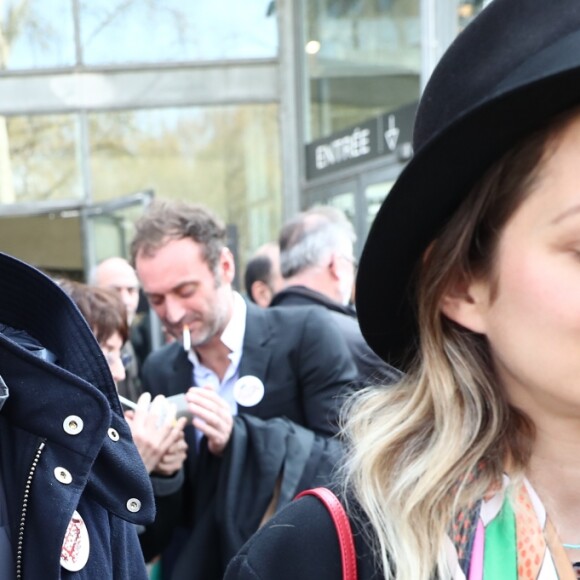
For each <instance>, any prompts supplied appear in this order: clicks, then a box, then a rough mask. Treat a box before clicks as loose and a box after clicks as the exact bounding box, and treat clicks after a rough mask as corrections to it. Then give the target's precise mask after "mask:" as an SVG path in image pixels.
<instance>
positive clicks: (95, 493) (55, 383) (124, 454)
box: [0, 254, 154, 580]
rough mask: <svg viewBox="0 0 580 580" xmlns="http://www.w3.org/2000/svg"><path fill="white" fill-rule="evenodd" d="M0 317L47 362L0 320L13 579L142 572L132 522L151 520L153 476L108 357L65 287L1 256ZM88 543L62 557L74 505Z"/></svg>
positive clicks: (2, 450)
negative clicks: (85, 551)
mask: <svg viewBox="0 0 580 580" xmlns="http://www.w3.org/2000/svg"><path fill="white" fill-rule="evenodd" d="M0 323H1V324H2V325H8V326H10V327H13V328H15V329H19V330H23V331H25V332H26V333H27V334H28V335H29V336H30V337H32V339H33V341H37V342H38V343H40V344H41V345H42V346H43V347H45V348H46V349H48V351H50V352H51V353H52V354H53V355H54V356H55V357H56V360H55V361H54V362H50V361H49V360H43V359H41V358H39V357H38V356H36V355H37V354H38V353H35V352H33V348H30V345H28V347H27V346H26V345H25V346H22V342H19V341H18V340H15V339H14V336H13V335H11V334H10V333H7V332H6V329H5V328H3V329H1V330H0V376H1V377H2V380H3V381H4V383H5V385H6V386H7V390H8V395H9V396H8V399H7V401H6V403H5V404H4V406H3V407H2V409H1V410H0V478H1V480H2V487H3V490H4V494H5V498H6V503H5V507H6V512H5V516H6V518H5V520H6V521H4V522H3V523H4V530H3V531H4V532H7V533H8V536H9V539H10V545H11V548H12V559H13V567H14V577H16V578H18V579H25V580H37V579H38V578H46V579H53V578H75V579H85V578H86V579H91V580H94V579H95V578H106V579H107V580H108V579H131V580H133V579H145V578H147V574H146V569H145V565H144V562H143V557H142V555H141V550H140V547H139V542H138V539H137V531H136V525H135V524H142V525H144V524H147V523H150V522H151V521H152V520H153V518H154V500H153V493H152V490H151V485H150V482H149V478H148V477H147V473H146V470H145V467H144V466H143V463H142V461H141V459H140V457H139V455H138V453H137V449H136V448H135V446H134V445H133V442H132V439H131V433H130V430H129V427H128V425H127V423H126V421H125V420H124V418H123V414H122V410H121V406H120V404H119V400H118V398H117V394H116V389H115V385H114V383H113V380H112V377H111V374H110V371H109V368H108V365H107V363H106V361H105V359H104V356H103V354H102V352H101V349H100V348H99V345H98V344H97V342H96V341H95V338H94V336H93V333H92V332H91V330H90V328H89V327H88V326H87V324H86V322H85V321H84V319H83V318H82V316H81V315H80V313H79V312H78V310H77V308H76V307H75V306H74V305H73V304H72V302H71V301H70V300H69V299H68V297H67V296H66V295H65V294H64V293H63V292H62V291H61V290H60V288H58V287H57V286H56V285H55V284H54V283H53V282H52V281H50V280H49V279H48V278H47V277H46V276H44V275H43V274H41V273H40V272H38V271H36V270H34V269H33V268H31V267H30V266H27V265H26V264H23V263H22V262H19V261H17V260H15V259H14V258H10V257H8V256H5V255H2V254H0ZM75 510H76V511H77V512H78V513H79V514H80V515H81V517H82V518H83V520H84V522H85V524H86V528H87V531H88V536H89V543H90V552H89V558H88V561H87V562H86V564H85V565H84V567H83V568H82V569H81V570H79V571H76V572H70V571H68V570H65V569H64V568H62V567H61V562H60V558H61V549H62V546H63V539H64V537H65V533H66V530H67V527H68V525H69V522H70V520H71V518H72V516H73V513H74V511H75Z"/></svg>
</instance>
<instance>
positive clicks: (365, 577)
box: [225, 496, 373, 580]
mask: <svg viewBox="0 0 580 580" xmlns="http://www.w3.org/2000/svg"><path fill="white" fill-rule="evenodd" d="M351 525H352V523H351ZM353 533H354V535H355V539H356V541H355V545H356V551H357V560H358V569H359V578H360V580H370V579H371V578H372V577H373V576H372V574H369V573H368V572H367V569H370V570H372V565H371V562H370V561H369V560H370V558H368V557H367V553H368V551H367V546H366V544H365V542H364V540H363V539H362V537H361V534H360V533H359V532H358V529H357V527H353ZM270 578H276V579H277V580H285V579H288V580H290V579H292V580H294V579H295V578H300V579H301V580H318V579H320V578H324V579H325V580H335V579H336V580H341V579H342V565H341V557H340V547H339V543H338V536H337V533H336V528H335V527H334V523H333V521H332V519H331V517H330V515H329V513H328V511H327V509H326V507H325V506H324V505H323V504H322V502H320V500H318V499H317V498H315V497H311V496H307V497H304V498H301V499H299V500H297V501H294V502H292V503H291V504H290V505H288V506H286V507H285V508H284V509H283V510H281V511H280V512H279V513H278V514H277V515H276V516H274V517H273V518H272V519H271V520H270V521H269V522H268V523H267V524H266V525H264V526H263V527H262V528H261V529H260V530H259V531H258V532H257V533H256V534H254V535H253V536H252V538H250V540H249V541H248V542H247V543H246V544H245V545H244V547H243V548H242V550H241V551H240V552H239V553H238V555H237V556H236V557H235V558H234V559H233V560H232V562H231V563H230V565H229V567H228V570H227V572H226V576H225V580H266V579H270Z"/></svg>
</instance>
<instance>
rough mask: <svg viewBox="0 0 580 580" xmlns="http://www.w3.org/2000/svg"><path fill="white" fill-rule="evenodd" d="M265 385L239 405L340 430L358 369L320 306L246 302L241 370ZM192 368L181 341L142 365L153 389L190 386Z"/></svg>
mask: <svg viewBox="0 0 580 580" xmlns="http://www.w3.org/2000/svg"><path fill="white" fill-rule="evenodd" d="M244 375H254V376H256V377H258V378H259V379H261V380H262V381H263V383H264V386H265V394H264V398H263V399H262V401H261V402H260V403H258V404H257V405H256V406H255V407H241V406H240V407H239V408H238V412H239V413H248V414H251V415H255V416H257V417H260V418H261V419H269V418H271V417H287V418H288V419H290V420H292V421H294V422H295V423H298V424H299V425H303V426H304V427H308V428H309V429H312V430H313V431H317V432H319V433H322V434H327V435H332V434H334V433H335V432H336V419H337V413H338V410H339V407H340V404H341V397H342V395H344V394H345V393H346V391H347V388H348V386H349V385H350V384H351V383H353V382H354V381H355V380H356V377H357V372H356V368H355V365H354V364H353V362H352V360H351V356H350V353H349V351H348V347H347V345H346V342H345V340H344V338H343V337H342V336H341V333H340V332H339V330H338V328H337V327H336V325H335V323H334V322H333V321H332V320H331V317H330V316H329V314H328V313H327V312H325V311H324V310H322V309H321V308H310V307H309V308H306V307H305V308H293V309H292V310H288V309H286V308H269V309H263V308H259V307H257V306H255V305H253V304H248V312H247V317H246V332H245V335H244V344H243V354H242V359H241V361H240V372H239V376H240V377H242V376H244ZM192 376H193V369H192V364H191V362H190V361H189V359H188V358H187V353H186V352H185V351H184V350H183V348H182V346H181V344H180V343H177V342H175V343H171V344H169V345H165V346H163V347H162V348H160V349H159V350H157V351H155V352H153V353H152V354H151V355H150V356H149V357H148V358H147V360H146V362H145V365H144V366H143V387H144V391H149V392H150V393H151V394H152V395H158V394H163V395H166V396H169V395H175V394H177V393H184V392H186V391H187V390H188V389H189V387H191V386H192Z"/></svg>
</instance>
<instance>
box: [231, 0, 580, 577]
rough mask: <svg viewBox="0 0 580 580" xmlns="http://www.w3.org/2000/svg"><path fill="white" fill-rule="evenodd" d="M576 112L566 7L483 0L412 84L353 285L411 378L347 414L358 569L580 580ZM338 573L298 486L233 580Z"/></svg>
mask: <svg viewBox="0 0 580 580" xmlns="http://www.w3.org/2000/svg"><path fill="white" fill-rule="evenodd" d="M579 105H580V2H578V0H550V1H549V2H546V1H544V0H494V1H493V2H491V4H490V5H489V6H488V8H486V9H485V10H484V11H483V12H482V13H481V14H480V16H479V17H477V18H476V19H475V20H474V22H473V23H472V24H470V25H469V26H468V27H467V28H466V30H465V31H464V32H463V33H462V34H461V35H460V36H459V37H458V39H457V40H456V42H455V43H454V44H453V45H452V47H451V48H450V49H449V50H448V52H447V53H446V55H445V56H444V57H443V59H442V61H441V63H440V64H439V66H438V68H437V69H436V71H435V72H434V74H433V77H432V79H431V81H430V83H429V85H428V87H427V89H426V91H425V94H424V95H423V98H422V101H421V105H420V108H419V111H418V115H417V120H416V126H415V135H414V145H415V156H414V158H413V160H412V161H411V162H410V163H409V165H408V166H407V167H406V168H405V170H404V171H403V173H402V174H401V176H400V178H399V179H398V181H397V183H396V185H395V187H394V188H393V190H392V192H391V193H390V194H389V197H388V198H387V200H386V201H385V203H384V204H383V206H382V208H381V210H380V212H379V214H378V216H377V219H376V221H375V223H374V224H373V227H372V229H371V232H370V235H369V238H368V240H367V244H366V247H365V250H364V253H363V256H362V260H361V265H360V272H359V277H358V281H357V306H358V313H359V320H360V323H361V328H362V330H363V333H364V335H365V338H366V339H367V341H368V342H369V344H370V345H371V346H372V347H373V348H374V349H375V350H376V352H377V353H379V354H380V355H381V356H382V357H383V358H384V359H385V360H387V361H389V362H390V363H393V364H395V365H398V366H401V367H403V368H404V369H405V370H406V371H407V373H408V374H407V376H406V378H405V379H404V380H403V381H402V382H401V383H400V384H399V385H397V386H395V387H394V388H392V389H390V390H387V389H385V390H380V389H373V390H369V391H366V392H363V393H361V394H360V395H357V396H356V398H355V400H354V401H353V402H352V404H351V406H350V409H349V411H348V420H347V422H346V429H345V432H346V434H347V436H348V439H349V443H350V449H351V451H350V457H349V461H348V463H347V465H346V466H345V469H344V473H345V477H344V480H345V490H346V491H345V493H344V501H345V502H346V504H347V509H348V511H349V515H350V519H351V523H352V525H353V527H354V532H355V545H356V551H357V562H358V566H357V567H358V572H359V577H360V578H362V579H367V578H397V579H398V580H400V579H405V580H411V579H412V580H427V579H430V578H433V577H438V578H453V579H464V578H466V579H469V580H475V579H477V580H480V579H483V580H497V579H499V580H504V579H505V580H511V579H514V580H516V578H530V579H538V580H548V579H550V580H551V579H554V580H555V579H557V578H559V579H562V578H570V579H572V578H576V575H575V572H574V567H575V566H574V564H575V563H576V562H577V561H580V491H579V490H580V107H579ZM341 574H342V569H341V562H340V551H339V547H338V541H337V539H336V531H335V529H334V525H333V523H332V520H331V519H330V518H329V516H328V514H327V513H326V511H325V508H324V507H323V506H322V504H320V503H318V500H317V499H315V498H310V497H309V498H304V499H301V500H300V501H298V502H295V503H294V504H293V505H292V506H290V508H289V509H288V510H286V511H283V512H281V513H280V514H279V515H278V516H276V517H275V518H274V519H273V520H272V521H271V522H270V523H269V524H268V525H267V526H266V527H265V528H264V529H263V530H262V531H260V532H259V533H258V534H257V535H256V536H255V537H254V538H253V539H252V540H250V542H249V543H248V544H247V545H246V547H245V548H244V549H243V551H242V553H241V554H240V555H239V556H238V557H237V558H236V559H235V560H234V562H233V563H232V565H231V566H230V568H229V571H228V574H227V576H226V577H227V579H228V580H232V579H235V578H239V579H245V578H248V579H249V578H252V579H254V580H257V579H266V578H277V579H280V578H282V579H284V578H301V579H314V578H329V579H334V578H337V579H338V578H341Z"/></svg>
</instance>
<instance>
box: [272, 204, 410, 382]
mask: <svg viewBox="0 0 580 580" xmlns="http://www.w3.org/2000/svg"><path fill="white" fill-rule="evenodd" d="M355 239H356V236H355V233H354V230H353V227H352V225H351V223H350V222H349V221H348V219H347V217H346V216H345V214H344V213H343V212H342V211H340V210H339V209H337V208H333V207H330V206H319V207H314V208H312V209H310V210H309V211H306V212H303V213H301V214H298V215H297V216H296V217H295V218H293V219H292V220H290V221H289V222H288V223H286V224H285V225H284V226H283V228H282V230H281V232H280V240H279V241H280V270H281V273H282V277H283V278H284V282H285V288H284V290H282V291H281V292H279V293H278V294H276V296H274V298H273V300H272V302H271V306H319V307H322V308H326V309H327V310H330V311H331V314H332V317H333V319H334V320H335V322H336V323H337V324H338V326H339V328H340V330H341V333H342V335H343V336H344V337H345V339H346V342H347V345H348V347H349V349H350V352H351V355H352V358H353V361H354V362H355V363H356V366H357V369H358V374H359V377H358V378H359V383H360V384H361V385H365V384H368V383H369V382H388V383H389V382H393V380H394V379H396V378H397V377H398V376H399V372H398V371H397V370H396V369H394V368H392V367H391V366H389V365H387V364H386V363H385V362H384V361H383V360H381V359H380V358H379V357H378V356H377V355H376V354H375V353H374V352H373V351H372V350H371V349H370V347H369V346H368V345H367V343H366V342H365V340H364V338H363V336H362V334H361V331H360V329H359V326H358V322H357V320H356V312H355V310H354V308H353V306H352V303H351V297H352V292H353V287H354V279H355V274H356V259H355V257H354V242H355Z"/></svg>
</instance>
